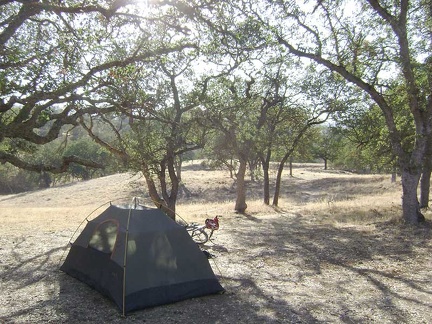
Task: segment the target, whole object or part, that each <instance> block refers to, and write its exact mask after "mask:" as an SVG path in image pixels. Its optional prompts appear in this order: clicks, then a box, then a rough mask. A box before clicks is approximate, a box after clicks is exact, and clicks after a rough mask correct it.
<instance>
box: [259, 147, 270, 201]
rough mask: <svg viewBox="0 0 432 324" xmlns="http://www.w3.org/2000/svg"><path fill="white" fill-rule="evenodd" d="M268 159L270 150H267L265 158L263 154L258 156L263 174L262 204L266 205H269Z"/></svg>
mask: <svg viewBox="0 0 432 324" xmlns="http://www.w3.org/2000/svg"><path fill="white" fill-rule="evenodd" d="M270 158H271V151H270V149H268V150H267V153H266V155H265V156H264V154H261V155H260V160H261V165H262V168H263V173H264V180H263V181H264V183H263V198H264V204H266V205H270Z"/></svg>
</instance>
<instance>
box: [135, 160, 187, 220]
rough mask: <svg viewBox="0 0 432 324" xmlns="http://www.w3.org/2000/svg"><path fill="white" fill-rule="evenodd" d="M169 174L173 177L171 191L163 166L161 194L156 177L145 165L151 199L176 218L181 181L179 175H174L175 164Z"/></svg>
mask: <svg viewBox="0 0 432 324" xmlns="http://www.w3.org/2000/svg"><path fill="white" fill-rule="evenodd" d="M168 169H169V174H170V179H171V192H170V193H168V190H167V183H166V178H165V168H162V171H161V172H160V174H159V182H160V186H161V194H159V192H158V190H157V187H156V184H155V182H154V178H153V177H152V175H151V173H150V171H149V169H148V168H147V167H146V166H143V171H142V172H143V174H144V178H145V179H146V183H147V189H148V192H149V195H150V198H151V200H152V201H153V203H154V204H155V206H156V207H158V208H160V209H162V210H163V211H164V212H165V214H167V215H168V216H169V217H170V218H172V219H173V220H175V217H176V212H175V209H176V202H177V195H178V188H179V181H178V179H177V176H175V173H174V177H173V175H172V173H173V172H174V171H173V170H174V164H173V165H172V167H169V168H168Z"/></svg>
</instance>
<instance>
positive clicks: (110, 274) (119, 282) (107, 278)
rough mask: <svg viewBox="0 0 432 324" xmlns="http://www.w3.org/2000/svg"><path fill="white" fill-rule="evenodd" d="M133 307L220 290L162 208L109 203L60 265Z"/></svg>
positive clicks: (193, 246)
mask: <svg viewBox="0 0 432 324" xmlns="http://www.w3.org/2000/svg"><path fill="white" fill-rule="evenodd" d="M60 269H61V270H62V271H64V272H66V273H67V274H69V275H71V276H72V277H75V278H77V279H79V280H81V281H83V282H85V283H86V284H88V285H89V286H91V287H93V288H95V289H96V290H98V291H99V292H101V293H102V294H104V295H106V296H107V297H109V298H110V299H112V300H113V301H114V302H115V304H117V306H118V307H119V308H120V310H121V311H122V313H123V315H126V314H127V313H128V312H131V311H133V310H137V309H141V308H146V307H152V306H156V305H162V304H168V303H173V302H176V301H180V300H184V299H188V298H193V297H199V296H204V295H209V294H214V293H218V292H223V290H224V289H223V288H222V286H221V285H220V284H219V281H218V280H217V278H216V276H215V274H214V273H213V270H212V268H211V267H210V264H209V261H208V260H207V258H206V257H205V255H204V253H203V252H202V251H201V250H200V248H199V247H198V246H197V244H196V243H195V242H194V241H193V240H192V239H191V237H190V236H189V234H188V233H187V231H186V229H185V228H184V227H183V226H181V225H179V224H177V223H176V222H175V221H173V220H172V219H171V218H169V217H168V216H167V215H166V214H165V213H164V212H163V211H162V210H160V209H156V208H145V207H142V206H135V207H134V208H129V207H122V206H115V205H110V206H109V207H108V208H107V209H106V210H105V211H103V212H102V213H101V214H100V215H99V216H97V217H95V218H94V219H93V220H90V221H88V223H87V225H86V226H85V228H84V229H83V231H82V232H81V234H80V235H79V236H78V237H77V239H76V240H75V242H73V243H72V246H71V248H70V250H69V253H68V255H67V257H66V259H65V261H64V263H63V265H62V266H61V268H60Z"/></svg>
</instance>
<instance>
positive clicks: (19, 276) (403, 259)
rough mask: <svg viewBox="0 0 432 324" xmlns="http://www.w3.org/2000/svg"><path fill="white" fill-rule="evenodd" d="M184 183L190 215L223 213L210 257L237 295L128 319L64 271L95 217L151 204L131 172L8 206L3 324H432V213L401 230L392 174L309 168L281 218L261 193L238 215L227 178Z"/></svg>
mask: <svg viewBox="0 0 432 324" xmlns="http://www.w3.org/2000/svg"><path fill="white" fill-rule="evenodd" d="M183 178H184V181H185V184H186V186H187V188H188V189H189V190H190V191H191V193H192V195H191V196H190V197H188V198H185V197H183V198H181V200H180V201H179V206H178V210H177V211H178V214H179V215H181V217H183V218H185V219H186V220H187V221H203V220H204V219H205V218H207V217H209V216H214V215H222V218H221V228H220V230H219V231H218V232H216V234H215V236H214V240H213V241H212V242H209V243H207V244H206V245H205V249H207V250H208V251H209V252H210V253H212V254H214V255H215V258H214V259H211V260H210V264H211V266H212V267H213V270H214V272H215V274H216V275H217V276H218V277H219V279H220V281H221V284H222V285H223V286H224V288H225V289H226V293H225V294H222V295H213V296H206V297H202V298H195V299H191V300H186V301H183V302H179V303H175V304H171V305H165V306H160V307H155V308H150V309H145V310H141V311H137V312H134V313H132V314H130V315H128V316H127V317H126V318H123V317H122V316H121V314H120V312H119V311H118V309H117V308H116V307H115V305H114V304H113V303H112V302H111V301H110V300H108V299H106V298H105V297H103V296H102V295H100V294H99V293H98V292H96V291H94V290H92V289H91V288H89V287H87V286H86V285H84V284H82V283H81V282H79V281H77V280H75V279H73V278H71V277H69V276H68V275H66V274H64V273H62V272H60V271H59V270H58V268H59V266H60V264H61V260H62V258H64V253H67V249H65V247H67V245H68V242H69V240H70V238H71V237H72V235H73V234H74V232H75V230H76V228H77V227H78V225H79V224H80V223H81V221H82V220H83V219H84V218H85V217H86V216H87V215H89V214H90V213H91V212H92V211H94V210H95V209H97V208H98V207H101V206H102V205H104V204H105V203H106V202H108V201H113V202H114V203H116V202H117V201H120V200H125V199H126V200H128V199H131V197H133V196H145V192H143V191H142V188H143V187H142V184H143V182H142V179H140V178H139V177H138V176H131V175H128V174H119V175H113V176H108V177H104V178H100V179H95V180H91V181H87V182H78V183H74V184H69V185H64V186H60V187H56V188H49V189H46V190H41V191H36V192H31V193H24V194H17V195H7V196H0V220H1V221H0V276H1V277H0V285H1V286H0V289H1V292H0V305H1V307H0V322H1V323H42V322H43V323H45V322H48V323H135V322H136V323H142V322H145V323H432V276H431V269H432V253H431V252H432V243H431V236H432V235H431V234H432V232H431V228H430V218H431V215H430V213H429V212H428V213H426V218H427V219H428V221H427V223H426V224H425V225H423V226H420V227H418V228H411V227H405V226H402V225H401V224H400V223H399V222H398V221H395V220H394V218H393V216H394V217H395V218H396V219H397V218H398V217H399V216H400V206H399V205H400V195H401V193H400V187H399V184H391V183H390V179H389V177H388V176H371V175H354V174H349V173H346V172H337V171H323V170H321V168H320V166H314V165H298V166H297V168H296V169H295V170H294V178H289V177H285V180H284V181H285V182H284V185H283V193H282V197H281V198H282V199H281V204H280V208H279V209H278V210H274V209H272V208H269V207H266V206H263V205H262V204H261V203H260V202H259V199H260V195H261V192H260V189H259V188H260V186H259V184H252V183H251V184H250V191H249V193H248V197H249V199H250V202H248V204H249V208H248V214H247V215H237V214H235V213H233V212H232V208H233V206H234V204H233V200H234V198H235V191H234V187H233V185H232V184H233V182H232V179H230V178H229V175H228V173H227V172H224V171H211V170H207V169H205V168H202V167H201V166H200V165H199V164H195V165H189V166H188V167H186V168H185V170H184V174H183ZM254 200H255V201H254ZM101 208H102V209H97V211H96V212H95V214H96V215H97V213H98V211H102V210H103V209H104V207H103V206H102V207H101ZM96 215H95V216H96Z"/></svg>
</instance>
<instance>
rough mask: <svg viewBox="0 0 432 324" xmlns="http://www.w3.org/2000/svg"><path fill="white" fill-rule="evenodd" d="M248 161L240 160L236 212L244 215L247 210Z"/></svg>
mask: <svg viewBox="0 0 432 324" xmlns="http://www.w3.org/2000/svg"><path fill="white" fill-rule="evenodd" d="M246 166H247V161H246V159H243V158H240V165H239V170H238V172H237V199H236V204H235V208H234V209H235V211H237V212H238V213H241V214H244V212H245V211H246V208H247V204H246V182H245V175H246Z"/></svg>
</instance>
